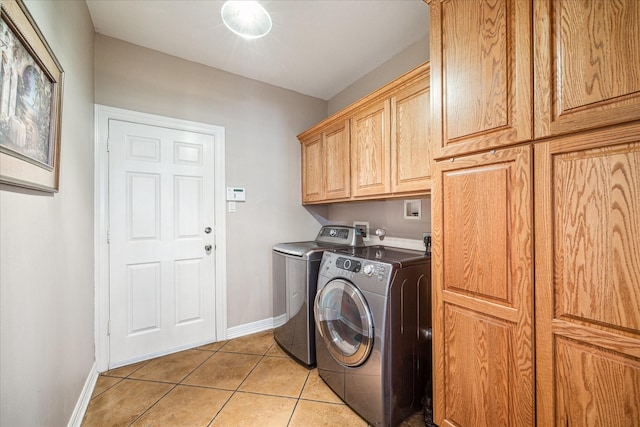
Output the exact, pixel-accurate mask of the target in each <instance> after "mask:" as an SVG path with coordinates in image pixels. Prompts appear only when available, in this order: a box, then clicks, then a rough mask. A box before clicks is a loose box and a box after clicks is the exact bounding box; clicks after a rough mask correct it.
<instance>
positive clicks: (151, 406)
mask: <svg viewBox="0 0 640 427" xmlns="http://www.w3.org/2000/svg"><path fill="white" fill-rule="evenodd" d="M215 353H216V352H215V351H213V352H211V354H210V355H209V357H207V358H206V359H204V360H203V361H202V363H200V364H199V365H198V366H196V367H195V368H193V369H192V370H191V371H189V373H188V374H186V375H185V376H184V377H182V379H181V380H179V381H178V382H175V383H174V382H169V381H167V382H164V381H151V380H143V379H137V378H128V377H127V378H126V379H130V380H138V381H148V382H155V383H161V384H173V387H171V388H170V389H169V390H167V392H166V393H165V394H163V395H162V396H160V398H159V399H158V400H156V401H155V402H153V403H152V404H151V405H150V406H149V407H148V408H147V409H145V410H144V411H142V413H141V414H140V415H138V417H136V419H134V420H133V421H131V422H130V423H129V426H131V425H133V424H134V423H135V422H136V421H138V420H139V419H140V418H142V417H143V416H144V415H145V414H146V413H147V412H149V411H150V410H151V408H153V407H154V406H156V405H157V404H158V403H159V402H160V401H161V400H162V399H164V398H165V397H167V395H168V394H169V393H171V392H172V391H173V390H175V389H176V387H178V386H179V385H181V383H182V381H184V380H185V378H187V377H188V376H189V375H191V374H192V373H193V372H194V371H195V370H196V369H198V368H199V367H200V366H202V364H204V362H206V361H207V360H209V359H210V358H211V357H213V355H214V354H215ZM151 360H153V359H151ZM146 365H147V364H146V363H145V365H144V366H146ZM144 366H141V367H140V368H139V369H142V368H143V367H144ZM139 369H136V370H135V371H133V372H132V373H131V374H129V375H133V374H134V373H135V372H137V371H138V370H139Z"/></svg>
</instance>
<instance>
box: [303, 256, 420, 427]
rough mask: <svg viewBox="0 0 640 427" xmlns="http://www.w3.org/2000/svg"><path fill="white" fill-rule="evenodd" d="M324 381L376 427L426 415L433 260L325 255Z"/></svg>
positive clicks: (320, 325) (317, 307)
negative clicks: (424, 406) (424, 402)
mask: <svg viewBox="0 0 640 427" xmlns="http://www.w3.org/2000/svg"><path fill="white" fill-rule="evenodd" d="M314 312H315V321H316V356H317V366H318V372H319V374H320V377H321V378H322V379H323V380H324V381H325V382H326V383H327V384H328V385H329V387H331V389H333V391H334V392H335V393H336V394H338V395H339V396H340V397H341V398H342V400H343V401H344V402H345V403H346V404H347V405H349V406H350V407H351V408H352V409H353V410H354V411H356V412H357V413H358V414H360V416H362V417H363V418H364V419H365V420H366V421H367V422H369V423H370V424H371V425H374V426H397V425H398V424H400V423H401V422H402V421H403V420H404V419H405V418H406V417H408V416H409V415H411V414H413V413H414V412H417V411H420V410H422V404H421V400H422V397H423V396H424V394H425V385H426V384H427V381H428V380H430V378H431V339H430V335H431V258H430V257H429V256H425V255H424V254H423V253H422V252H417V251H409V250H404V249H397V248H390V247H383V246H370V247H365V248H354V249H351V250H348V249H345V250H340V249H339V250H333V251H327V252H325V253H324V255H323V259H322V263H321V265H320V271H319V276H318V292H317V295H316V299H315V302H314Z"/></svg>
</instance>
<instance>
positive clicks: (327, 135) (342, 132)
mask: <svg viewBox="0 0 640 427" xmlns="http://www.w3.org/2000/svg"><path fill="white" fill-rule="evenodd" d="M323 138H324V153H325V154H324V164H325V174H324V181H325V199H327V200H335V199H346V198H349V196H350V195H351V181H350V177H351V173H350V172H351V164H350V162H349V159H350V158H351V156H350V144H349V120H345V121H342V122H340V123H338V124H336V125H335V126H333V127H331V128H329V129H327V130H326V131H324V132H323Z"/></svg>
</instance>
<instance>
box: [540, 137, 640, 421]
mask: <svg viewBox="0 0 640 427" xmlns="http://www.w3.org/2000/svg"><path fill="white" fill-rule="evenodd" d="M639 130H640V129H639V127H638V125H627V126H619V127H617V128H610V129H606V130H602V131H598V132H591V133H589V134H585V133H583V134H577V135H572V136H566V137H562V138H556V139H555V140H551V141H549V142H545V143H540V144H537V145H536V152H535V156H536V157H535V162H536V177H537V179H536V195H537V200H538V201H539V204H538V205H537V209H536V230H537V232H536V357H537V359H536V372H537V374H536V382H537V384H538V389H537V394H536V397H537V399H536V401H537V407H538V422H539V424H540V425H549V426H552V425H555V426H565V425H610V426H626V425H629V426H630V425H637V421H638V420H639V419H640V140H639V137H638V135H640V133H639Z"/></svg>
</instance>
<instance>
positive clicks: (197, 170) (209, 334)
mask: <svg viewBox="0 0 640 427" xmlns="http://www.w3.org/2000/svg"><path fill="white" fill-rule="evenodd" d="M109 142H110V152H109V174H110V177H109V178H110V179H109V221H110V236H111V237H110V244H109V251H110V252H109V253H110V294H109V297H110V324H111V333H110V362H109V364H110V366H116V365H121V364H124V363H127V362H130V361H134V360H140V359H144V358H147V357H150V356H153V355H156V354H162V353H166V352H168V351H171V350H174V349H179V348H185V347H188V346H190V345H197V344H199V343H203V342H207V341H213V340H214V339H215V256H214V254H213V250H209V251H207V250H205V246H206V245H212V246H214V243H215V237H214V234H213V233H211V234H208V233H205V228H206V227H212V228H215V227H214V224H213V219H214V203H213V198H214V179H213V176H214V175H213V173H214V157H213V153H214V151H213V149H214V147H213V142H214V141H213V136H211V135H204V134H199V133H192V132H185V131H178V130H172V129H166V128H160V127H154V126H147V125H141V124H136V123H128V122H121V121H116V120H112V121H110V123H109ZM212 249H213V248H212Z"/></svg>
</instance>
